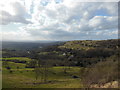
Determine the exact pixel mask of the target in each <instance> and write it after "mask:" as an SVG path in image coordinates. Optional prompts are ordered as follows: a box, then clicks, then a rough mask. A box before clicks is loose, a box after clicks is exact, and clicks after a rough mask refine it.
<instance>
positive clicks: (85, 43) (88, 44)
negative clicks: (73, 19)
mask: <svg viewBox="0 0 120 90" xmlns="http://www.w3.org/2000/svg"><path fill="white" fill-rule="evenodd" d="M119 41H120V39H111V40H75V41H68V42H65V44H64V45H62V46H59V48H68V49H76V50H89V49H94V48H112V49H113V48H118V42H119Z"/></svg>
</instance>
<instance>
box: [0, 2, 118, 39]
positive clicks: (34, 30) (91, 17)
mask: <svg viewBox="0 0 120 90" xmlns="http://www.w3.org/2000/svg"><path fill="white" fill-rule="evenodd" d="M90 1H91V2H90ZM90 1H89V2H88V0H84V2H83V0H2V1H0V28H1V31H0V36H2V40H3V41H39V40H40V41H41V40H46V41H64V40H104V39H117V38H118V3H117V1H118V0H102V1H101V2H98V0H90ZM110 1H112V2H110ZM113 1H114V2H113Z"/></svg>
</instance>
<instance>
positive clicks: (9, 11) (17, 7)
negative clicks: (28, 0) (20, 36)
mask: <svg viewBox="0 0 120 90" xmlns="http://www.w3.org/2000/svg"><path fill="white" fill-rule="evenodd" d="M10 1H11V2H10ZM10 1H8V2H7V4H6V2H4V3H1V4H0V5H2V6H3V7H1V9H0V21H1V23H0V24H3V25H4V24H5V25H6V24H9V23H11V22H13V23H14V22H15V23H25V24H28V23H30V21H28V20H27V19H26V18H25V16H26V15H28V13H27V11H26V9H25V7H24V6H23V5H22V3H20V2H18V1H14V2H13V1H12V0H10Z"/></svg>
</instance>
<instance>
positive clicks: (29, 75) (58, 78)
mask: <svg viewBox="0 0 120 90" xmlns="http://www.w3.org/2000/svg"><path fill="white" fill-rule="evenodd" d="M63 68H64V67H51V68H49V72H48V75H49V76H48V81H50V82H49V83H47V84H45V83H41V81H40V77H39V79H38V80H37V81H36V80H35V73H34V72H33V71H32V70H33V69H19V70H17V69H12V70H13V73H9V71H8V70H6V69H4V70H3V88H10V87H12V88H14V87H17V88H19V87H23V88H80V87H82V85H81V84H80V78H77V79H75V78H72V76H73V75H77V76H78V75H79V73H78V72H79V70H80V68H79V67H71V69H70V70H69V71H68V73H67V75H66V74H64V73H63ZM34 83H36V84H34Z"/></svg>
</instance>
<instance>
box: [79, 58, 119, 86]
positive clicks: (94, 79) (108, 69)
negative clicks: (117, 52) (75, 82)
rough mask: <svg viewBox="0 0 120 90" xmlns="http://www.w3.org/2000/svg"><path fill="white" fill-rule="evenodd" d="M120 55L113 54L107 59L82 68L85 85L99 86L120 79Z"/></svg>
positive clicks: (82, 78)
mask: <svg viewBox="0 0 120 90" xmlns="http://www.w3.org/2000/svg"><path fill="white" fill-rule="evenodd" d="M117 58H118V56H111V57H109V58H107V59H106V61H101V62H99V63H97V64H96V65H94V66H90V67H89V68H82V69H81V73H80V74H81V75H80V77H81V80H82V83H83V85H84V87H88V88H90V87H91V85H93V84H97V85H99V86H101V85H103V84H105V83H108V82H111V81H118V60H115V59H117Z"/></svg>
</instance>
